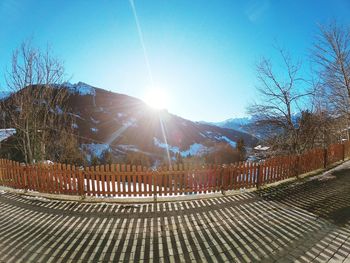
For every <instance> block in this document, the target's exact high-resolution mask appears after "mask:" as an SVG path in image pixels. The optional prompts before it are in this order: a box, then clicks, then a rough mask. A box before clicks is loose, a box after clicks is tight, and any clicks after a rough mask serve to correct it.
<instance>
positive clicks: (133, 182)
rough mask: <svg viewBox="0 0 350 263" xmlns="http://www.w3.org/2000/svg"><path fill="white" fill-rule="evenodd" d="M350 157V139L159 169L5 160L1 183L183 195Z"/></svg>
mask: <svg viewBox="0 0 350 263" xmlns="http://www.w3.org/2000/svg"><path fill="white" fill-rule="evenodd" d="M349 156H350V143H348V142H347V143H345V144H333V145H330V146H329V147H328V148H327V149H314V150H311V151H309V152H307V153H305V154H302V155H295V156H282V157H274V158H271V159H268V160H265V161H263V162H260V163H250V162H240V163H236V164H230V165H207V164H206V165H172V166H170V167H161V168H159V169H157V170H156V171H154V170H152V169H150V168H147V167H141V166H134V165H132V166H131V165H125V164H121V165H120V164H113V165H100V166H95V167H86V168H84V169H82V168H79V167H76V166H71V165H65V164H36V165H24V164H20V163H18V162H14V161H10V160H5V159H0V185H3V186H9V187H12V188H16V189H25V190H32V191H38V192H42V193H51V194H68V195H81V196H95V197H157V196H179V195H189V194H202V193H212V192H222V191H228V190H238V189H242V188H246V189H248V188H253V187H260V186H262V185H266V184H269V183H273V182H277V181H281V180H284V179H287V178H291V177H295V176H298V175H300V174H303V173H307V172H310V171H314V170H317V169H320V168H325V167H327V166H329V165H331V164H333V163H335V162H338V161H340V160H344V159H345V158H347V157H349Z"/></svg>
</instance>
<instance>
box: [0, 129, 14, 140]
mask: <svg viewBox="0 0 350 263" xmlns="http://www.w3.org/2000/svg"><path fill="white" fill-rule="evenodd" d="M14 134H16V130H15V129H0V142H2V141H4V140H6V139H7V138H9V137H11V136H12V135H14Z"/></svg>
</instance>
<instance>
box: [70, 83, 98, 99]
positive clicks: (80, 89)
mask: <svg viewBox="0 0 350 263" xmlns="http://www.w3.org/2000/svg"><path fill="white" fill-rule="evenodd" d="M63 85H64V86H66V87H68V89H69V91H70V92H71V93H73V94H79V95H82V96H87V95H91V96H96V90H95V88H94V87H92V86H90V85H88V84H86V83H84V82H78V83H76V84H71V83H64V84H63Z"/></svg>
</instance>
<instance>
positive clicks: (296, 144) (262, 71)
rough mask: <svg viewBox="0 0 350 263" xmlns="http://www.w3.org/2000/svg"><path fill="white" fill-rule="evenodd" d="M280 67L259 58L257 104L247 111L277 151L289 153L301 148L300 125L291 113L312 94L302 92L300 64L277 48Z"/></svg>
mask: <svg viewBox="0 0 350 263" xmlns="http://www.w3.org/2000/svg"><path fill="white" fill-rule="evenodd" d="M277 50H278V53H279V55H280V57H281V59H282V67H281V68H279V69H277V70H276V69H275V68H273V66H272V63H271V61H270V60H269V59H266V58H262V59H261V60H260V62H259V63H258V64H257V69H256V70H257V75H258V81H259V86H258V91H259V94H260V96H259V101H258V102H255V103H254V104H253V105H251V106H250V107H249V108H248V113H250V114H251V115H253V116H255V118H256V119H257V122H256V126H257V128H258V129H260V130H261V131H267V138H268V139H269V141H270V142H273V144H275V145H276V146H278V148H279V150H284V151H288V152H292V153H297V152H299V151H302V149H301V147H300V141H299V139H300V130H301V127H300V123H298V122H297V120H296V119H295V116H294V113H300V112H301V111H302V109H301V106H302V101H303V100H304V99H306V98H308V97H309V96H311V95H312V91H309V90H306V89H305V83H306V82H305V80H304V79H303V78H302V77H301V74H300V68H301V63H300V62H294V61H292V59H291V57H290V55H289V54H288V53H287V52H286V51H285V50H283V49H277Z"/></svg>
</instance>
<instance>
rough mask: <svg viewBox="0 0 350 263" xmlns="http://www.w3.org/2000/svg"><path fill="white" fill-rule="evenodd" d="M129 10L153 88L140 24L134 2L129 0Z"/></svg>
mask: <svg viewBox="0 0 350 263" xmlns="http://www.w3.org/2000/svg"><path fill="white" fill-rule="evenodd" d="M129 3H130V6H131V9H132V13H133V15H134V19H135V23H136V27H137V32H138V34H139V38H140V42H141V46H142V50H143V55H144V57H145V63H146V67H147V71H148V76H149V79H150V82H151V86H152V88H153V87H154V81H153V75H152V70H151V65H150V63H149V59H148V54H147V50H146V45H145V41H144V39H143V33H142V29H141V26H140V22H139V19H138V15H137V12H136V8H135V3H134V0H129Z"/></svg>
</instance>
